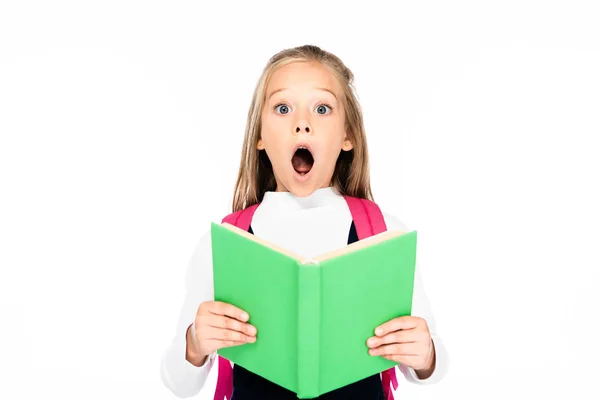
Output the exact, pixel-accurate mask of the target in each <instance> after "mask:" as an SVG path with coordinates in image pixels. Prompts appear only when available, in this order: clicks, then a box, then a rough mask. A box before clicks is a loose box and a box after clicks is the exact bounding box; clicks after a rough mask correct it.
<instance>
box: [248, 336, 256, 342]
mask: <svg viewBox="0 0 600 400" xmlns="http://www.w3.org/2000/svg"><path fill="white" fill-rule="evenodd" d="M248 341H249V342H256V338H255V337H254V336H250V337H248Z"/></svg>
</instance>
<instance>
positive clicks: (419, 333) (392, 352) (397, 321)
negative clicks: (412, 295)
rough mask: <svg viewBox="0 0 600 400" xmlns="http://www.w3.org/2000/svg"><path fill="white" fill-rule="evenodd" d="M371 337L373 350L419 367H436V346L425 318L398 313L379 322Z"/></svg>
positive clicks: (374, 354) (371, 353)
mask: <svg viewBox="0 0 600 400" xmlns="http://www.w3.org/2000/svg"><path fill="white" fill-rule="evenodd" d="M375 335H376V336H373V337H371V338H369V340H367V346H368V347H369V354H370V355H372V356H382V357H384V358H387V359H388V360H392V361H395V362H397V363H401V364H404V365H406V366H409V367H411V368H413V369H414V370H415V371H428V370H430V369H432V368H433V363H434V360H435V350H434V347H433V342H432V340H431V334H430V333H429V327H428V326H427V322H426V321H425V320H424V319H423V318H419V317H413V316H405V317H398V318H394V319H392V320H389V321H388V322H386V323H384V324H382V325H380V326H378V327H377V328H376V329H375Z"/></svg>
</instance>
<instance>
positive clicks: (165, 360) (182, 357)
mask: <svg viewBox="0 0 600 400" xmlns="http://www.w3.org/2000/svg"><path fill="white" fill-rule="evenodd" d="M185 289H186V290H185V298H184V302H183V306H182V308H181V311H180V314H179V318H178V322H177V326H176V329H175V337H174V339H173V341H172V343H171V344H170V345H169V347H168V348H167V349H166V351H165V352H164V354H163V357H162V360H161V369H160V373H161V379H162V381H163V384H164V385H165V386H166V387H167V388H168V389H169V390H170V391H171V392H172V393H173V394H175V395H176V396H177V397H180V398H184V397H190V396H193V395H196V394H198V393H199V392H200V390H201V389H202V387H203V386H204V384H205V382H206V378H207V377H208V374H209V372H210V370H211V368H212V366H213V364H214V361H215V354H211V355H210V356H208V357H205V356H200V355H197V354H195V353H194V351H193V350H194V346H193V343H191V342H190V340H191V339H193V338H194V337H193V336H192V334H193V332H194V331H193V329H191V328H192V324H194V321H195V317H196V313H197V311H198V306H199V305H200V303H202V302H203V301H207V300H212V299H213V296H214V288H213V278H212V251H211V240H210V232H209V233H206V234H205V235H204V236H203V237H202V238H201V239H200V242H199V243H198V245H197V246H196V249H195V251H194V253H193V255H192V258H191V260H190V263H189V266H188V269H187V272H186V277H185ZM201 359H202V360H201Z"/></svg>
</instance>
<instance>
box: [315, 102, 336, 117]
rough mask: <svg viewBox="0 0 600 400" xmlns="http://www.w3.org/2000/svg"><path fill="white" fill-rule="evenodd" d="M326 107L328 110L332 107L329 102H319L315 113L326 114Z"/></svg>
mask: <svg viewBox="0 0 600 400" xmlns="http://www.w3.org/2000/svg"><path fill="white" fill-rule="evenodd" d="M327 108H329V110H330V111H329V112H331V110H332V109H333V107H331V106H330V105H329V104H320V105H319V106H318V107H317V113H319V114H321V115H325V114H326V112H327ZM323 110H325V111H324V112H321V111H323Z"/></svg>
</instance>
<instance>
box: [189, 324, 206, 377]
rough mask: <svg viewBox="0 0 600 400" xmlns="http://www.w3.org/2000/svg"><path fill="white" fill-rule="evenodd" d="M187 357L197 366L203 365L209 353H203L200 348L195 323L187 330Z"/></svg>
mask: <svg viewBox="0 0 600 400" xmlns="http://www.w3.org/2000/svg"><path fill="white" fill-rule="evenodd" d="M185 337H186V346H185V359H186V360H187V361H188V362H189V363H190V364H192V365H194V366H195V367H201V366H203V365H204V364H205V363H206V360H207V358H208V354H202V353H201V352H200V351H199V350H198V347H199V346H198V341H197V339H196V329H195V323H193V324H191V325H190V326H188V329H187V331H186V335H185Z"/></svg>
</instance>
